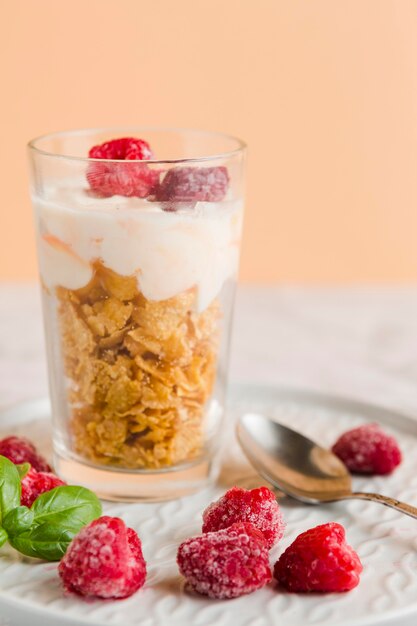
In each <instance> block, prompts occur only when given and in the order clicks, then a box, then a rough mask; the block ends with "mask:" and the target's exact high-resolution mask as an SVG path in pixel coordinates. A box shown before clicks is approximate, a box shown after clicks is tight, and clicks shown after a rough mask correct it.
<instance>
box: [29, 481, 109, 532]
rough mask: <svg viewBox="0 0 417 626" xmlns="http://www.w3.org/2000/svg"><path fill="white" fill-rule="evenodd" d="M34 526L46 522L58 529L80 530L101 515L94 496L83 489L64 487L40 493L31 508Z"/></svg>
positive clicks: (98, 504)
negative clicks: (58, 527)
mask: <svg viewBox="0 0 417 626" xmlns="http://www.w3.org/2000/svg"><path fill="white" fill-rule="evenodd" d="M31 511H33V514H34V524H36V525H40V524H44V523H45V522H47V523H48V524H55V525H56V526H60V528H62V529H64V528H67V529H68V528H69V529H71V530H81V528H82V527H83V526H85V525H86V524H89V523H90V522H92V521H93V520H94V519H97V517H100V515H101V503H100V500H99V499H98V498H97V496H96V494H95V493H93V492H92V491H90V490H89V489H85V487H74V486H72V485H71V486H70V485H65V486H62V487H55V489H51V491H47V492H46V493H42V494H41V495H40V496H39V497H38V498H36V500H35V502H34V503H33V504H32V506H31Z"/></svg>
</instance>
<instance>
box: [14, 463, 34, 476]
mask: <svg viewBox="0 0 417 626" xmlns="http://www.w3.org/2000/svg"><path fill="white" fill-rule="evenodd" d="M15 467H16V469H17V471H18V472H19V476H20V480H22V479H23V478H24V477H25V476H26V474H27V473H28V471H29V470H30V468H31V467H32V466H31V464H30V463H19V464H18V465H16V466H15Z"/></svg>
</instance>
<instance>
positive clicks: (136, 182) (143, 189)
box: [87, 137, 160, 198]
mask: <svg viewBox="0 0 417 626" xmlns="http://www.w3.org/2000/svg"><path fill="white" fill-rule="evenodd" d="M88 156H89V158H91V159H112V160H117V161H123V163H114V162H112V161H104V162H103V163H100V162H92V163H90V164H89V166H88V169H87V180H88V184H89V185H90V187H91V189H92V190H93V191H94V192H95V193H96V194H97V195H99V196H102V197H108V196H114V195H119V196H128V197H131V196H135V197H138V198H146V197H148V196H149V195H152V194H154V193H155V190H156V188H157V185H158V183H159V176H160V171H159V170H155V169H151V168H150V167H149V166H148V165H145V164H144V163H136V162H133V161H144V160H149V159H152V158H153V153H152V150H151V148H150V146H149V144H148V143H147V142H146V141H144V140H143V139H135V138H133V137H122V138H121V139H113V140H112V141H107V142H106V143H103V144H101V145H98V146H94V147H93V148H91V150H90V151H89V153H88Z"/></svg>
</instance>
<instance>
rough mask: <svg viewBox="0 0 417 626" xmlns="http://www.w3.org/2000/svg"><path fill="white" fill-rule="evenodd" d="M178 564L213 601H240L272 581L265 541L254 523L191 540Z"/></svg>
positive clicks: (192, 583)
mask: <svg viewBox="0 0 417 626" xmlns="http://www.w3.org/2000/svg"><path fill="white" fill-rule="evenodd" d="M177 563H178V566H179V569H180V572H181V574H182V575H183V576H184V577H185V578H186V579H187V582H188V584H189V585H190V587H191V588H192V589H194V591H197V592H198V593H201V594H203V595H206V596H209V597H210V598H237V597H238V596H241V595H243V594H246V593H252V591H256V589H260V588H261V587H263V586H264V585H266V584H267V583H268V582H269V581H270V580H271V570H270V567H269V560H268V549H267V546H266V543H265V540H264V538H263V535H262V533H260V532H259V531H258V530H257V529H256V528H255V527H254V526H252V524H233V525H232V526H229V528H226V529H224V530H219V531H217V532H213V533H206V534H203V535H199V536H197V537H191V538H190V539H187V540H186V541H184V542H183V543H182V544H181V545H180V547H179V548H178V554H177Z"/></svg>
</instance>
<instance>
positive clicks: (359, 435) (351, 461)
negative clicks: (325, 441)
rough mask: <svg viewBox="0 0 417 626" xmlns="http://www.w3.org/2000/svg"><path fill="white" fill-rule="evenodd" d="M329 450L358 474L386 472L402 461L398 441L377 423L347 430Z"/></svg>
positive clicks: (388, 472) (389, 471)
mask: <svg viewBox="0 0 417 626" xmlns="http://www.w3.org/2000/svg"><path fill="white" fill-rule="evenodd" d="M332 451H333V452H334V454H336V456H338V457H339V459H340V460H341V461H343V463H344V464H345V465H346V467H347V468H348V469H349V470H350V471H351V472H354V473H355V472H356V473H358V474H390V473H391V472H392V471H393V470H394V469H395V468H396V467H397V465H399V464H400V463H401V460H402V455H401V450H400V448H399V447H398V443H397V442H396V440H395V439H394V437H391V436H390V435H387V434H386V433H384V431H383V430H381V428H380V427H379V426H378V424H365V425H364V426H359V427H358V428H353V429H352V430H348V431H347V432H345V433H344V434H343V435H341V436H340V437H339V439H338V440H337V441H336V443H335V444H334V446H333V447H332Z"/></svg>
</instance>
